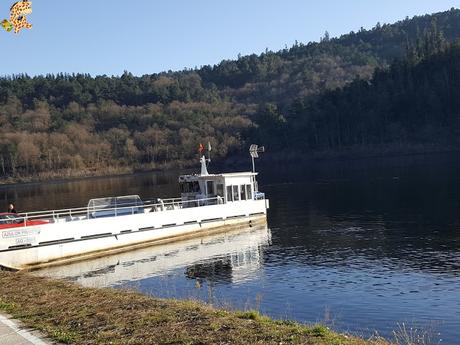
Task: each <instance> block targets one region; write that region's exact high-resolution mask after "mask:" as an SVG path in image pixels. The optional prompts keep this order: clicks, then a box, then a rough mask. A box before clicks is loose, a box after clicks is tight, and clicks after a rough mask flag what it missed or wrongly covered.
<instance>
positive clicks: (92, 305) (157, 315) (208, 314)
mask: <svg viewBox="0 0 460 345" xmlns="http://www.w3.org/2000/svg"><path fill="white" fill-rule="evenodd" d="M0 286H1V288H0V310H2V311H4V312H6V313H8V314H10V315H12V316H13V317H14V318H17V319H19V320H21V321H22V322H23V323H24V324H25V325H26V326H29V327H32V328H35V329H38V330H40V331H42V332H43V333H45V334H47V335H48V336H49V337H51V338H53V339H54V340H56V341H59V342H61V343H65V344H87V345H93V344H94V345H96V344H113V345H125V344H140V345H142V344H149V345H150V344H184V345H185V344H196V345H198V344H200V345H203V344H277V345H279V344H310V345H368V344H375V345H377V344H379V345H383V344H388V343H387V342H385V341H384V340H381V339H377V340H372V341H371V340H364V339H360V338H357V337H352V336H347V335H341V334H337V333H335V332H333V331H331V330H329V329H328V328H327V327H325V326H322V325H314V326H305V325H302V324H299V323H297V322H293V321H279V320H272V319H271V318H269V317H267V316H265V315H262V314H260V313H259V312H258V311H255V310H249V311H244V312H242V311H227V310H222V309H216V308H213V307H212V306H210V305H206V304H203V303H200V302H197V301H191V300H186V301H182V300H166V299H157V298H152V297H148V296H145V295H142V294H139V293H135V292H132V291H122V290H115V289H91V288H84V287H81V286H79V285H76V284H72V283H68V282H64V281H56V280H49V279H45V278H39V277H35V276H32V275H29V274H27V273H11V272H0Z"/></svg>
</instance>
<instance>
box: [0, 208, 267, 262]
mask: <svg viewBox="0 0 460 345" xmlns="http://www.w3.org/2000/svg"><path fill="white" fill-rule="evenodd" d="M267 208H268V200H247V201H241V202H234V203H231V204H228V203H227V204H221V205H209V206H202V207H193V208H180V209H173V210H164V211H161V212H147V213H140V214H133V215H124V216H118V217H104V218H96V219H75V220H71V219H61V220H60V221H56V222H53V223H50V224H44V225H38V226H28V227H23V228H14V229H11V230H7V231H5V230H4V231H2V238H1V239H0V240H1V248H2V249H0V266H2V267H5V268H9V269H16V270H22V269H33V268H38V267H43V266H49V265H56V264H63V263H66V262H69V261H71V260H72V261H73V260H82V259H85V258H88V257H95V256H98V255H99V256H101V255H106V254H107V253H110V252H112V253H113V252H116V251H124V250H127V249H131V248H133V247H135V248H137V247H140V246H146V245H151V244H154V243H164V242H171V241H176V240H179V239H181V238H187V237H190V236H196V235H202V234H204V233H209V232H210V231H211V232H212V231H223V230H225V228H227V227H229V226H233V227H234V226H239V225H244V226H246V225H248V224H249V225H250V224H251V223H252V222H260V221H262V222H264V221H266V210H267Z"/></svg>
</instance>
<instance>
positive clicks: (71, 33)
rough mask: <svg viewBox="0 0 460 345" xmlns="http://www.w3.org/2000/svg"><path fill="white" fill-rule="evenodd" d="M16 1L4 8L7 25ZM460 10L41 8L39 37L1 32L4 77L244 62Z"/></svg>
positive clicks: (173, 4) (310, 4)
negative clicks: (377, 26)
mask: <svg viewBox="0 0 460 345" xmlns="http://www.w3.org/2000/svg"><path fill="white" fill-rule="evenodd" d="M13 2H14V0H0V20H1V19H3V18H6V17H8V16H9V7H10V6H11V5H12V3H13ZM451 7H456V8H459V7H460V0H456V1H453V0H452V1H451V0H380V1H377V0H375V1H374V0H322V1H318V0H230V1H219V0H135V1H134V0H112V1H110V0H74V1H71V0H33V13H32V14H31V15H30V16H29V21H30V22H31V23H32V24H33V25H34V27H33V29H32V30H26V29H25V30H22V31H21V33H20V34H19V35H17V36H15V35H14V34H12V33H7V32H6V31H4V30H3V29H2V30H0V51H1V56H0V75H10V74H17V73H28V74H30V75H36V74H45V73H57V72H69V73H71V72H85V73H91V74H92V75H98V74H107V75H119V74H121V73H123V71H124V70H128V71H130V72H132V73H133V74H135V75H142V74H146V73H154V72H160V71H165V70H170V69H171V70H179V69H183V68H184V67H187V68H190V67H192V68H193V67H195V66H201V65H206V64H215V63H218V62H219V61H221V60H222V59H234V58H236V56H237V55H238V53H241V54H242V55H246V54H251V53H257V54H258V53H261V52H263V51H264V50H265V48H268V49H270V50H274V51H276V50H279V49H282V48H284V46H285V45H288V46H291V45H292V44H293V43H294V41H295V40H298V41H299V42H308V41H317V40H318V39H319V37H320V36H322V34H323V33H324V32H325V31H326V30H327V31H329V33H330V34H331V36H337V35H340V34H343V33H347V32H349V31H351V30H355V31H356V30H359V28H360V27H361V26H363V27H364V28H371V27H373V26H374V25H375V24H376V23H377V22H380V23H382V24H383V23H392V22H395V21H397V20H400V19H404V18H405V17H406V16H409V17H412V16H414V15H422V14H426V13H433V12H438V11H444V10H448V9H450V8H451Z"/></svg>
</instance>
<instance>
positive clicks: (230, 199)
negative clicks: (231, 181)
mask: <svg viewBox="0 0 460 345" xmlns="http://www.w3.org/2000/svg"><path fill="white" fill-rule="evenodd" d="M232 196H233V194H232V186H227V201H228V202H232V201H233V198H232Z"/></svg>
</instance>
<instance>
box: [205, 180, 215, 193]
mask: <svg viewBox="0 0 460 345" xmlns="http://www.w3.org/2000/svg"><path fill="white" fill-rule="evenodd" d="M206 190H207V191H208V195H213V194H214V182H212V181H206Z"/></svg>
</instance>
